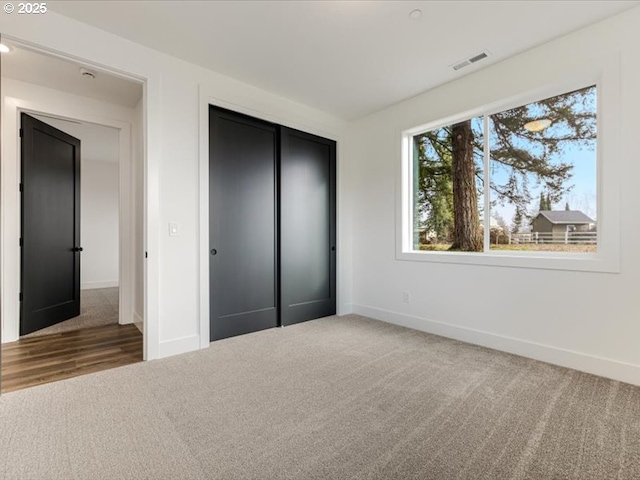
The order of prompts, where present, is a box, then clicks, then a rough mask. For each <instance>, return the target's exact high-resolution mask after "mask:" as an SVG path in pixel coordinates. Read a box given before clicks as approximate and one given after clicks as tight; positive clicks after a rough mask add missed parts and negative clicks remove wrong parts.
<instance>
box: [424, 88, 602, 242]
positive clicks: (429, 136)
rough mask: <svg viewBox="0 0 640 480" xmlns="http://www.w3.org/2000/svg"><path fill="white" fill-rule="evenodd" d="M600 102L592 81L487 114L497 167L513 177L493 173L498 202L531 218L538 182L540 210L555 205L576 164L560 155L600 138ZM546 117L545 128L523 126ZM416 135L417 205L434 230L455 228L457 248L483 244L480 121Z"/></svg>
mask: <svg viewBox="0 0 640 480" xmlns="http://www.w3.org/2000/svg"><path fill="white" fill-rule="evenodd" d="M594 101H595V87H588V88H584V89H581V90H577V91H575V92H570V93H566V94H563V95H559V96H556V97H552V98H549V99H546V100H541V101H539V102H535V103H532V104H529V105H524V106H521V107H517V108H514V109H511V110H507V111H504V112H500V113H497V114H493V115H491V116H490V117H489V122H490V132H491V160H492V169H502V171H504V172H505V173H506V178H507V180H506V181H504V182H501V183H498V182H497V181H496V178H497V175H494V176H492V177H491V184H490V185H489V188H490V191H491V198H492V202H493V203H494V204H495V203H504V202H509V203H510V204H512V205H513V206H515V208H516V210H517V211H519V212H520V215H521V216H525V215H526V214H527V210H528V208H529V206H530V203H531V200H532V198H531V190H530V187H531V185H532V184H533V186H535V187H541V194H540V204H539V207H540V210H550V209H551V207H552V204H553V203H555V202H558V201H559V200H560V199H561V198H562V196H563V195H564V194H566V193H567V191H568V190H569V189H570V187H569V186H567V181H568V180H569V179H570V178H571V169H572V165H571V164H570V163H566V162H563V161H561V160H558V158H559V155H560V154H561V153H562V150H563V148H564V146H566V145H572V146H588V147H591V146H592V145H591V141H592V140H593V139H594V138H595V137H596V122H595V113H594V110H595V109H594V108H593V103H594ZM543 118H544V119H549V120H551V122H552V124H551V126H550V127H548V128H546V129H544V130H542V131H533V132H532V131H529V130H526V129H525V128H524V127H523V126H524V125H525V124H527V123H528V122H532V121H534V120H539V119H543ZM414 139H415V143H416V147H417V148H416V150H417V152H418V157H417V158H418V173H419V179H418V182H417V183H418V185H417V186H418V191H417V198H416V200H417V205H416V209H417V210H418V211H419V214H420V218H421V219H423V220H421V221H423V223H425V224H431V225H433V226H434V227H435V228H434V230H436V228H437V229H440V230H443V229H444V227H445V226H446V227H447V229H451V230H452V231H453V239H452V240H453V245H452V248H453V249H460V250H465V251H480V250H482V233H481V231H480V229H479V228H478V227H479V224H480V222H479V213H478V196H479V195H480V194H481V193H482V190H483V188H484V187H483V185H482V176H481V171H482V158H483V152H482V150H483V141H482V128H481V126H480V125H479V123H477V124H476V122H473V121H472V120H468V121H465V122H460V123H458V124H455V125H453V126H448V127H443V128H440V129H437V130H433V131H431V132H426V133H424V134H421V135H417V136H415V137H414ZM423 175H433V176H434V178H432V179H425V178H424V177H423ZM423 188H424V190H423ZM449 189H450V190H449ZM542 192H546V195H545V193H542ZM485 216H488V212H485ZM438 225H439V226H438ZM429 228H431V227H429Z"/></svg>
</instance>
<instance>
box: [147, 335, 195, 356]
mask: <svg viewBox="0 0 640 480" xmlns="http://www.w3.org/2000/svg"><path fill="white" fill-rule="evenodd" d="M199 348H203V347H201V346H200V335H189V336H188V337H182V338H176V339H174V340H167V341H164V342H160V345H159V347H158V355H159V357H158V358H165V357H171V356H173V355H180V354H181V353H187V352H192V351H194V350H198V349H199Z"/></svg>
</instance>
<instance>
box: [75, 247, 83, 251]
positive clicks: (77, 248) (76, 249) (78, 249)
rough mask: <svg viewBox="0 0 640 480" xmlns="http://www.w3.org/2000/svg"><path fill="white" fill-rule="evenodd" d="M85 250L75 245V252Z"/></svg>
mask: <svg viewBox="0 0 640 480" xmlns="http://www.w3.org/2000/svg"><path fill="white" fill-rule="evenodd" d="M82 250H83V248H82V247H73V251H74V252H81V251H82Z"/></svg>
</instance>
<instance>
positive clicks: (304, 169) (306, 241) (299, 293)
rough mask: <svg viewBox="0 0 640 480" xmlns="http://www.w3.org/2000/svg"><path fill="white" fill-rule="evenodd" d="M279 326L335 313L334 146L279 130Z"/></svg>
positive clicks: (283, 128) (292, 131) (326, 141)
mask: <svg viewBox="0 0 640 480" xmlns="http://www.w3.org/2000/svg"><path fill="white" fill-rule="evenodd" d="M280 128H281V135H280V148H281V156H280V294H281V301H280V304H281V322H282V324H283V325H290V324H294V323H298V322H303V321H306V320H311V319H314V318H320V317H324V316H328V315H333V314H335V312H336V280H335V278H336V251H335V245H336V228H335V223H336V211H335V208H336V207H335V191H336V178H335V177H336V176H335V168H336V144H335V142H333V141H331V140H327V139H324V138H320V137H317V136H314V135H310V134H307V133H303V132H300V131H297V130H293V129H289V128H285V127H280Z"/></svg>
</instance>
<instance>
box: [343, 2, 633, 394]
mask: <svg viewBox="0 0 640 480" xmlns="http://www.w3.org/2000/svg"><path fill="white" fill-rule="evenodd" d="M638 25H640V9H639V8H636V9H634V10H631V11H629V12H627V13H623V14H621V15H619V16H617V17H614V18H612V19H609V20H607V21H604V22H601V23H599V24H596V25H594V26H592V27H589V28H586V29H584V30H581V31H578V32H575V33H573V34H571V35H569V36H566V37H563V38H560V39H557V40H555V41H552V42H550V43H548V44H545V45H543V46H540V47H539V48H536V49H533V50H530V51H528V52H525V53H523V54H521V55H518V56H517V57H514V58H512V59H509V60H507V61H504V62H502V63H499V64H496V65H494V66H490V67H488V68H486V69H484V70H481V71H479V72H477V73H474V74H471V75H468V76H466V77H463V78H461V79H459V80H457V81H454V82H451V83H449V84H446V85H444V86H441V87H439V88H436V89H434V90H432V91H429V92H427V93H424V94H422V95H420V96H418V97H415V98H412V99H410V100H407V101H405V102H402V103H400V104H398V105H395V106H393V107H391V108H388V109H386V110H384V111H381V112H378V113H376V114H374V115H371V116H369V117H367V118H365V119H362V120H360V121H357V122H355V123H354V124H352V125H351V126H350V128H349V132H348V134H347V139H348V141H347V146H346V150H347V151H348V152H349V161H350V162H351V165H350V170H349V171H348V183H349V188H350V189H352V191H353V194H354V205H355V206H354V210H353V218H354V225H353V230H354V234H353V268H354V274H353V284H354V292H353V302H354V310H355V311H356V312H359V313H362V314H366V315H370V316H373V317H376V318H379V319H383V320H387V321H390V322H395V323H399V324H404V325H408V326H412V327H414V328H418V329H422V330H426V331H431V332H434V333H438V334H442V335H445V336H450V337H454V338H459V339H462V340H466V341H471V342H475V343H479V344H483V345H487V346H491V347H495V348H499V349H503V350H507V351H512V352H515V353H518V354H522V355H526V356H530V357H534V358H539V359H542V360H545V361H549V362H552V363H557V364H561V365H566V366H569V367H573V368H576V369H580V370H584V371H588V372H593V373H596V374H601V375H604V376H609V377H612V378H617V379H621V380H624V381H628V382H632V383H636V384H640V348H638V341H639V339H640V321H639V320H638V318H639V313H640V295H638V291H637V289H638V287H637V285H639V284H640V249H639V248H638V241H637V239H638V238H640V222H638V215H637V213H636V212H637V207H638V205H640V189H638V187H637V183H638V178H640V150H639V149H638V148H637V136H638V134H637V132H638V131H639V130H640V116H639V115H638V111H639V110H640V89H639V88H638V86H639V85H640V55H638V52H637V48H636V47H637V45H639V44H640V30H639V29H638ZM618 55H619V60H620V62H619V65H620V67H619V68H620V69H619V79H620V81H619V85H614V86H613V87H614V89H615V88H616V87H618V86H619V94H620V102H618V103H619V106H620V111H619V118H617V126H618V127H619V128H618V130H619V131H618V133H619V135H618V137H619V140H620V142H621V143H620V145H612V143H613V142H612V141H613V137H612V136H608V137H604V138H601V139H600V141H601V142H608V144H607V145H606V148H605V150H604V152H605V156H604V158H603V161H604V162H605V163H606V162H618V163H619V164H620V165H621V168H620V169H617V170H619V171H615V172H614V171H611V169H609V170H608V174H609V175H614V176H619V178H618V179H617V180H618V181H619V187H620V188H619V189H618V191H604V192H603V191H601V192H600V193H601V194H602V195H603V198H605V199H606V198H610V199H612V198H615V197H616V196H617V195H620V204H621V210H620V214H621V218H622V219H623V221H622V225H621V228H620V231H619V232H617V231H608V232H607V233H606V234H608V235H609V234H610V235H612V236H614V237H615V238H616V240H618V239H619V241H620V242H619V243H620V248H621V251H620V259H621V262H620V264H621V268H620V273H618V274H611V273H586V272H576V271H558V270H543V269H530V268H505V267H496V266H482V265H460V264H448V263H432V262H415V261H406V260H405V261H401V260H397V259H396V225H397V223H396V220H397V218H396V215H397V208H396V207H397V205H398V199H399V195H400V192H399V184H400V183H399V179H398V172H399V168H398V166H399V162H400V132H402V131H403V130H404V129H408V128H411V127H415V126H419V125H422V124H426V123H428V122H431V121H437V120H439V119H442V118H445V117H447V116H450V115H455V114H458V113H461V112H464V111H467V110H471V109H474V108H477V107H481V106H483V105H486V104H491V103H493V102H496V101H499V100H503V99H505V98H509V97H511V96H514V95H517V94H520V93H523V92H526V91H527V90H528V89H532V88H535V87H537V86H540V84H544V82H545V81H547V79H549V81H550V79H554V78H556V77H558V76H560V77H562V76H563V75H565V73H566V72H569V71H573V70H575V69H580V68H581V66H582V65H583V64H591V63H593V62H599V61H600V59H605V60H604V61H605V62H608V61H610V60H612V59H613V60H615V59H616V58H617V56H618ZM614 83H616V82H614ZM609 87H611V85H609ZM607 102H608V103H605V104H604V105H603V108H604V109H605V110H604V111H605V115H606V114H611V113H612V111H611V110H610V107H612V106H614V103H615V102H613V103H612V102H609V101H607ZM607 109H609V110H607ZM613 113H614V114H615V112H613ZM618 146H619V148H614V147H618ZM612 149H615V150H617V151H618V152H620V155H616V157H619V158H612V156H609V157H608V158H607V156H606V152H611V151H612ZM620 173H621V174H620ZM614 183H615V182H614ZM603 234H605V233H604V232H603ZM618 235H619V238H618ZM404 290H408V291H410V292H411V294H412V301H411V303H410V304H406V303H403V302H402V291H404ZM533 305H536V307H535V308H534V307H533ZM540 305H546V306H547V308H546V309H543V308H541V307H540ZM543 310H546V313H545V314H544V315H541V311H543Z"/></svg>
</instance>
